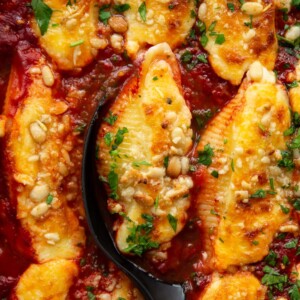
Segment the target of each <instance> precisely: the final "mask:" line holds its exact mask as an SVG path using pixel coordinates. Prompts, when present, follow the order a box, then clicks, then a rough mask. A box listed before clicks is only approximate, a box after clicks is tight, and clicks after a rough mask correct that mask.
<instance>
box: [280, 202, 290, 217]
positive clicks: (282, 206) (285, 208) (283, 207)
mask: <svg viewBox="0 0 300 300" xmlns="http://www.w3.org/2000/svg"><path fill="white" fill-rule="evenodd" d="M280 208H281V210H282V212H283V213H284V214H286V215H287V214H288V213H289V212H290V209H289V208H288V207H286V206H284V205H282V204H280Z"/></svg>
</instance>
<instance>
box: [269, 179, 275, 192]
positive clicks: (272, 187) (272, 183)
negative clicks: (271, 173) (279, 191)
mask: <svg viewBox="0 0 300 300" xmlns="http://www.w3.org/2000/svg"><path fill="white" fill-rule="evenodd" d="M269 183H270V188H271V190H272V191H274V190H275V186H274V178H270V179H269Z"/></svg>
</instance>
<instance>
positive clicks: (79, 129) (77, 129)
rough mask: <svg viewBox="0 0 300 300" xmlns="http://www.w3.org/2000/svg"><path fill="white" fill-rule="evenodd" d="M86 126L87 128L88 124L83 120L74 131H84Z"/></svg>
mask: <svg viewBox="0 0 300 300" xmlns="http://www.w3.org/2000/svg"><path fill="white" fill-rule="evenodd" d="M85 128H86V124H85V123H83V122H82V123H80V124H78V125H77V126H76V127H75V129H74V131H75V132H79V133H83V132H84V130H85Z"/></svg>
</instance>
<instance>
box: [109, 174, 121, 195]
mask: <svg viewBox="0 0 300 300" xmlns="http://www.w3.org/2000/svg"><path fill="white" fill-rule="evenodd" d="M107 181H108V185H109V188H110V190H111V193H110V195H109V196H110V197H111V198H112V199H118V195H117V190H118V182H119V176H118V174H117V173H116V172H115V170H114V168H112V169H111V170H110V171H109V173H108V176H107Z"/></svg>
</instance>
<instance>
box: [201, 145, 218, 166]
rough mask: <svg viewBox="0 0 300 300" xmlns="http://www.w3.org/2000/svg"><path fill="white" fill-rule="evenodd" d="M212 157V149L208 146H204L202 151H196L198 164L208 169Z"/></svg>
mask: <svg viewBox="0 0 300 300" xmlns="http://www.w3.org/2000/svg"><path fill="white" fill-rule="evenodd" d="M213 156H214V151H213V149H212V148H211V146H210V144H206V145H205V146H204V150H203V151H198V163H199V164H201V165H205V166H207V167H208V166H210V165H211V164H212V157H213Z"/></svg>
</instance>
